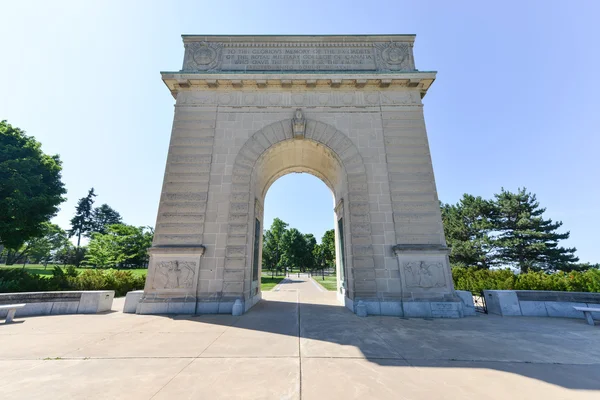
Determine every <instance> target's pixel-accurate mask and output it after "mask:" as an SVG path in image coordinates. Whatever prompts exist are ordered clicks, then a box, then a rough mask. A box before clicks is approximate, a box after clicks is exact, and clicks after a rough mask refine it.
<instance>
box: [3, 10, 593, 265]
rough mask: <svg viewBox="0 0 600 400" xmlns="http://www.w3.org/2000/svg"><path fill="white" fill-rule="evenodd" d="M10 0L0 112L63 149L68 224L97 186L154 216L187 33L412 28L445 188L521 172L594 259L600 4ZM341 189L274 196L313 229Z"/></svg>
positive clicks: (498, 183)
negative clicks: (171, 85)
mask: <svg viewBox="0 0 600 400" xmlns="http://www.w3.org/2000/svg"><path fill="white" fill-rule="evenodd" d="M353 3H355V2H349V1H344V2H341V1H302V2H283V1H278V2H275V1H271V2H268V1H263V2H260V1H251V2H249V1H240V2H236V1H227V2H215V1H210V2H208V1H207V2H201V1H187V2H185V1H177V2H168V1H160V2H158V1H101V2H100V1H96V2H92V1H72V2H66V1H52V2H48V1H37V2H36V1H27V0H19V1H10V2H9V1H4V2H2V3H0V16H1V19H2V23H1V24H0V49H1V50H2V55H3V57H2V58H3V60H2V62H1V63H0V119H7V120H8V121H9V122H10V123H12V124H13V125H16V126H19V127H21V128H23V129H25V130H26V131H27V132H28V133H29V134H30V135H33V136H35V137H36V138H37V139H38V140H39V141H40V142H42V145H43V149H44V151H46V152H48V153H58V154H60V156H61V159H62V160H63V163H64V171H63V180H64V182H65V184H66V186H67V189H68V194H67V197H68V201H67V202H65V203H64V204H63V205H62V210H61V212H60V213H59V215H58V216H57V218H56V219H55V221H56V222H57V223H58V224H60V225H62V226H63V227H65V228H66V227H67V226H68V221H69V219H70V217H71V216H72V214H73V209H74V206H75V203H76V201H77V199H78V198H80V197H82V196H84V195H85V194H86V192H87V189H88V188H90V187H91V186H93V187H95V188H96V191H97V193H98V194H99V196H98V198H97V202H98V203H104V202H106V203H108V204H110V205H111V206H113V207H114V208H116V209H117V210H118V211H119V212H121V214H122V215H123V216H124V218H125V221H126V222H127V223H130V224H135V225H154V221H155V218H156V210H157V206H158V199H159V194H160V189H161V184H162V177H163V172H164V164H165V159H166V155H167V145H168V140H169V135H170V129H171V123H172V116H173V99H172V97H171V96H170V95H169V93H168V90H167V89H166V87H165V86H164V84H163V83H162V81H161V80H160V75H159V71H161V70H178V69H180V67H181V62H182V55H183V46H182V43H181V38H180V35H181V34H182V33H205V34H277V33H279V34H341V33H348V34H361V33H363V34H375V33H414V34H416V35H417V40H416V45H415V59H416V64H417V68H419V69H420V70H436V71H438V78H437V80H436V82H435V83H434V84H433V86H432V88H431V89H430V91H429V93H428V95H427V97H426V98H425V100H424V103H425V116H426V122H427V127H428V134H429V140H430V145H431V152H432V157H433V164H434V169H435V174H436V180H437V186H438V192H439V196H440V199H441V200H442V201H445V202H456V201H457V200H458V199H459V197H460V196H461V195H462V193H465V192H468V193H472V194H475V195H481V196H484V197H491V196H492V195H493V193H495V192H498V191H499V190H500V188H501V187H505V188H507V189H509V190H516V189H517V188H518V187H520V186H526V187H527V188H528V189H530V190H531V191H533V192H534V193H536V194H537V195H538V199H539V200H540V202H541V203H542V205H543V206H545V207H547V209H548V210H547V216H548V217H551V218H553V219H557V220H562V221H563V222H564V226H563V227H564V228H565V230H570V231H571V239H570V240H568V241H567V242H565V243H564V244H565V245H569V246H576V247H577V248H578V255H579V256H580V258H581V259H582V261H591V262H600V255H599V252H598V251H597V247H598V245H597V240H598V239H597V236H598V235H597V230H598V226H600V214H599V212H598V205H599V203H600V200H599V198H600V163H599V162H598V158H597V157H598V152H599V150H600V136H599V132H598V130H599V129H598V127H599V126H600V111H599V106H600V102H599V101H598V99H597V96H598V93H599V92H600V78H599V76H598V72H597V71H596V69H597V68H598V65H599V64H600V55H599V52H598V39H599V38H600V26H599V25H600V24H598V21H597V16H598V15H600V2H597V1H592V0H590V1H572V2H568V3H567V2H558V1H502V2H488V1H455V2H449V1H419V2H417V1H410V2H409V1H389V2H378V1H368V2H361V3H360V4H359V5H354V4H353ZM331 210H332V200H331V195H330V193H329V191H328V189H327V188H326V186H325V185H324V184H323V183H321V182H320V181H318V180H317V179H316V178H312V177H307V176H303V175H289V176H286V177H284V178H282V179H280V180H279V181H277V182H276V183H275V184H274V185H273V186H272V188H271V190H270V191H269V193H268V195H267V202H266V209H265V216H266V220H265V224H268V223H269V222H270V220H271V219H272V218H273V217H274V216H279V217H281V218H282V219H284V220H285V221H287V222H289V223H290V224H291V225H292V226H295V227H297V228H299V229H300V230H302V231H304V232H309V231H312V232H313V233H315V235H316V236H317V237H319V238H320V236H321V235H322V233H323V231H324V230H326V229H329V228H331V227H332V226H333V217H332V214H331V212H332V211H331Z"/></svg>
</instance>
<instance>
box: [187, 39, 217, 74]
mask: <svg viewBox="0 0 600 400" xmlns="http://www.w3.org/2000/svg"><path fill="white" fill-rule="evenodd" d="M222 47H223V45H222V44H220V43H208V42H192V43H187V44H186V45H185V50H186V54H185V61H184V63H183V70H184V71H190V70H191V71H194V70H199V71H208V70H212V69H216V68H217V66H218V64H219V61H220V58H221V57H220V55H221V48H222Z"/></svg>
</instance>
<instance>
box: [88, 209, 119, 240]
mask: <svg viewBox="0 0 600 400" xmlns="http://www.w3.org/2000/svg"><path fill="white" fill-rule="evenodd" d="M122 223H123V218H121V214H119V213H118V212H117V211H115V209H113V208H112V207H111V206H109V205H108V204H102V205H101V206H100V207H96V208H94V210H93V211H92V228H91V232H98V233H102V234H104V233H106V232H107V229H108V226H109V225H115V224H122ZM91 232H88V234H91Z"/></svg>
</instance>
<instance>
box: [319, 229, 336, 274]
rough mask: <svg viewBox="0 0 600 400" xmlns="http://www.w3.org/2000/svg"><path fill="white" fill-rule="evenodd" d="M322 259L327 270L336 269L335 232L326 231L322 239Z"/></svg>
mask: <svg viewBox="0 0 600 400" xmlns="http://www.w3.org/2000/svg"><path fill="white" fill-rule="evenodd" d="M320 250H321V257H322V261H323V262H324V263H325V266H326V267H327V268H335V231H334V230H333V229H330V230H328V231H325V233H324V234H323V238H321V249H320Z"/></svg>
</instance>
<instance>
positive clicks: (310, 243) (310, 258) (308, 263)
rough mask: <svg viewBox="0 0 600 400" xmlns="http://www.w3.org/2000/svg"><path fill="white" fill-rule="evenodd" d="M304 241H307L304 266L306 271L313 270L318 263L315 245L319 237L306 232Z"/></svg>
mask: <svg viewBox="0 0 600 400" xmlns="http://www.w3.org/2000/svg"><path fill="white" fill-rule="evenodd" d="M304 241H305V242H306V245H305V246H306V247H305V250H304V260H303V261H302V266H303V268H304V271H306V270H309V271H313V270H314V269H315V268H317V265H318V264H317V263H316V259H315V255H314V253H315V247H317V239H315V236H314V235H313V234H312V233H305V234H304Z"/></svg>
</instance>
